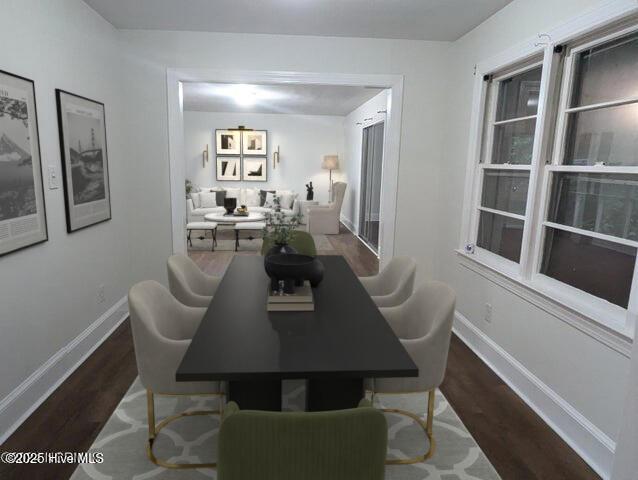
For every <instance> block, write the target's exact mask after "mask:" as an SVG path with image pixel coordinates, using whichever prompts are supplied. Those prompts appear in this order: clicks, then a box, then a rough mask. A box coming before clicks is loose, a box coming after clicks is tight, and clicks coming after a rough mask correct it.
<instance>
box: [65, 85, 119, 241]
mask: <svg viewBox="0 0 638 480" xmlns="http://www.w3.org/2000/svg"><path fill="white" fill-rule="evenodd" d="M55 95H56V98H57V103H58V128H59V131H60V150H61V152H62V178H63V180H64V205H65V207H66V229H67V232H69V233H71V232H75V231H77V230H81V229H83V228H86V227H90V226H91V225H95V224H96V223H100V222H105V221H107V220H110V219H111V194H110V190H109V168H108V165H109V162H108V154H107V149H106V121H105V117H104V104H103V103H100V102H96V101H95V100H91V99H89V98H85V97H80V96H79V95H75V94H73V93H69V92H65V91H64V90H60V89H56V91H55Z"/></svg>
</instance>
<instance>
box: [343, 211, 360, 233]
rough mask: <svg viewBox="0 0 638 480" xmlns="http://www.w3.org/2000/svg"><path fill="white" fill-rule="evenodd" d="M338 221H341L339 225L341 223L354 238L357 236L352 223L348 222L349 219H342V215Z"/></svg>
mask: <svg viewBox="0 0 638 480" xmlns="http://www.w3.org/2000/svg"><path fill="white" fill-rule="evenodd" d="M339 220H341V223H343V225H344V226H345V227H346V228H347V229H348V230H350V232H352V233H353V234H354V235H355V236H358V235H359V234H358V233H357V228H356V227H355V226H354V223H352V220H350V219H349V218H346V217H344V216H343V215H341V218H339Z"/></svg>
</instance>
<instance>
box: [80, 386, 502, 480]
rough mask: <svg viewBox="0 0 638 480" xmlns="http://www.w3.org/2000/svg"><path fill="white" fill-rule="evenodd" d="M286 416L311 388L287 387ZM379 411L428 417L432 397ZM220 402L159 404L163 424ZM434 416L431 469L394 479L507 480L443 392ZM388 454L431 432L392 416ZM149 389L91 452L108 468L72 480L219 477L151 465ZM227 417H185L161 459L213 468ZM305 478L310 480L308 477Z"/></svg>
mask: <svg viewBox="0 0 638 480" xmlns="http://www.w3.org/2000/svg"><path fill="white" fill-rule="evenodd" d="M283 390H284V395H283V406H284V409H285V410H300V405H304V403H305V387H304V384H303V382H299V381H292V380H291V381H286V382H284V388H283ZM375 400H376V404H377V406H386V407H396V408H403V409H406V410H410V411H413V412H417V413H420V414H424V412H425V410H426V400H425V395H388V396H377V398H376V399H375ZM217 402H218V400H217V399H214V398H206V397H159V396H157V397H156V398H155V404H156V407H155V414H156V420H157V422H159V421H160V420H161V419H162V418H165V417H166V416H168V415H171V414H174V413H177V412H182V411H188V410H215V409H217V408H218V404H217ZM434 411H435V418H434V438H435V439H436V451H435V453H434V456H433V457H432V458H431V459H429V460H428V461H427V462H426V463H420V464H416V465H391V466H387V467H386V474H385V478H386V479H387V480H424V479H428V480H498V479H499V478H500V477H499V476H498V474H497V473H496V471H495V470H494V468H493V467H492V465H491V464H490V462H489V461H488V460H487V458H486V457H485V455H484V454H483V452H482V451H481V449H480V448H479V446H478V445H477V444H476V442H475V441H474V439H473V438H472V436H471V435H470V434H469V432H468V431H467V430H466V428H465V426H464V425H463V423H461V420H460V419H459V418H458V416H457V415H456V413H455V412H454V410H452V407H450V405H449V404H448V402H447V400H446V399H445V397H444V396H443V394H442V393H441V392H439V391H437V394H436V405H435V410H434ZM386 418H387V420H388V429H389V430H388V443H389V445H388V456H389V457H395V458H408V457H410V456H413V455H416V454H419V453H422V452H423V451H425V449H426V447H427V438H426V437H425V435H424V434H423V431H422V430H421V429H420V427H418V426H417V425H416V424H415V423H414V422H412V421H411V420H410V419H408V418H405V417H403V416H399V415H395V414H386ZM147 431H148V430H147V423H146V391H145V390H144V388H143V387H142V385H141V384H140V382H139V379H137V380H135V382H133V385H132V386H131V388H130V389H129V391H128V392H127V394H126V395H125V397H124V398H123V399H122V401H121V402H120V404H119V405H118V407H117V409H116V410H115V412H114V413H113V416H112V417H111V418H110V419H109V421H108V422H107V424H106V425H105V426H104V429H103V430H102V432H100V434H99V435H98V437H97V439H96V441H95V442H94V443H93V445H92V447H91V451H93V452H102V453H103V454H104V463H102V464H93V465H91V464H85V465H80V466H78V468H77V469H76V471H75V473H74V474H73V476H72V477H71V479H72V480H86V479H94V480H107V479H112V480H123V479H134V480H144V479H161V480H173V479H175V480H177V479H184V480H185V479H188V480H191V479H215V478H216V472H215V470H214V469H201V470H167V469H164V468H162V467H158V466H156V465H155V464H153V463H151V462H150V461H149V460H148V458H147V456H146V452H145V445H146V443H145V442H146V435H147ZM218 431H219V417H217V416H210V417H207V416H206V417H204V416H200V417H185V418H182V419H179V420H177V421H175V422H173V423H172V424H170V425H169V426H168V427H166V428H164V429H163V430H162V431H161V432H160V434H159V436H158V437H157V439H156V442H155V448H154V451H155V454H156V455H157V456H158V457H159V458H164V459H168V460H169V461H171V462H180V463H182V462H192V463H195V462H197V463H202V462H213V461H215V451H216V449H217V433H218ZM300 480H302V479H300Z"/></svg>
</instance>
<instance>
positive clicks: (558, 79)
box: [457, 12, 638, 338]
mask: <svg viewBox="0 0 638 480" xmlns="http://www.w3.org/2000/svg"><path fill="white" fill-rule="evenodd" d="M631 13H634V12H631ZM624 21H625V25H621V24H619V23H618V20H617V19H614V20H613V23H614V24H615V25H612V26H611V27H610V26H609V25H610V24H612V20H609V21H608V24H607V25H602V26H601V25H600V24H598V25H596V27H592V26H589V27H582V28H580V29H576V31H574V30H571V29H569V28H565V27H562V31H561V30H559V31H560V32H561V33H562V35H563V39H560V38H559V39H557V41H552V40H551V36H549V35H547V37H549V39H550V40H549V41H547V42H546V43H545V44H543V45H539V43H538V42H535V44H534V45H533V46H532V45H529V44H528V45H525V46H523V47H522V48H519V50H518V52H516V51H514V50H511V51H509V52H506V53H505V54H503V55H501V56H499V57H496V58H495V59H493V60H492V61H488V62H485V63H484V64H481V65H477V68H476V76H477V79H476V83H475V90H474V104H473V122H472V130H471V133H470V146H469V150H470V151H469V155H468V168H467V175H469V176H470V178H469V179H468V178H466V195H465V201H464V212H463V213H464V220H463V222H464V224H463V225H464V226H463V228H462V233H461V245H460V247H459V249H458V250H457V253H458V254H459V255H462V256H463V257H465V258H466V259H470V260H472V261H474V262H477V263H479V264H482V265H484V266H486V267H488V268H489V269H490V270H493V271H495V272H497V273H499V274H501V275H504V276H506V277H508V278H510V279H511V280H514V281H515V282H517V283H519V284H522V285H523V286H525V287H527V288H529V289H531V290H533V291H536V292H538V293H540V294H541V295H543V296H544V297H547V298H548V300H549V301H551V302H554V303H557V304H558V305H560V306H563V307H567V308H568V309H570V310H572V311H573V312H574V313H575V315H576V316H577V317H579V318H580V319H586V320H593V321H594V322H596V323H597V324H599V325H601V326H603V327H604V328H606V329H607V330H611V331H613V332H615V333H616V334H621V335H622V336H623V337H626V338H631V337H632V336H633V329H634V324H635V314H636V313H638V257H637V260H636V264H635V266H634V272H633V278H632V284H631V293H630V298H629V305H628V308H627V309H625V308H622V307H620V306H618V305H615V304H612V303H610V302H608V301H606V300H604V299H602V298H599V297H596V296H594V295H592V294H589V293H587V292H585V291H583V290H580V289H578V288H575V287H572V286H571V285H568V284H566V283H563V282H561V281H559V280H556V279H554V278H551V277H549V276H547V275H544V274H542V273H540V271H541V266H542V261H543V251H544V245H545V235H546V231H547V228H558V229H560V230H564V231H565V230H566V231H573V232H575V233H578V234H581V235H585V236H587V237H593V238H600V239H602V240H607V241H611V242H613V243H617V244H621V245H629V246H631V247H634V248H637V249H638V241H633V240H627V239H622V238H619V237H615V236H610V235H607V234H601V233H598V232H591V231H588V230H582V229H579V228H576V227H571V226H567V225H561V224H555V223H553V222H549V221H548V216H547V215H548V212H549V209H550V204H551V179H552V176H553V175H555V174H556V173H557V172H578V173H584V172H594V173H622V174H638V166H613V167H611V166H599V165H595V166H580V165H564V164H563V159H564V157H565V143H566V135H567V124H568V122H567V118H568V116H569V115H570V114H571V113H574V112H578V111H589V110H594V109H599V108H605V107H611V106H617V105H626V104H630V103H636V104H638V96H636V97H631V98H627V99H622V100H613V101H609V102H602V103H598V104H593V105H582V106H580V107H572V108H570V107H569V104H570V102H571V98H572V95H573V85H574V83H575V82H574V78H573V75H574V67H575V62H576V61H577V59H578V54H579V53H580V52H582V51H583V50H586V49H588V48H592V47H594V46H596V45H599V44H603V43H606V42H609V41H612V40H614V39H615V38H618V37H622V36H625V35H628V34H631V33H638V20H637V19H633V20H632V21H631V24H629V25H628V21H627V19H626V15H625V20H624ZM602 27H606V31H604V30H603V29H602ZM562 44H567V45H566V46H567V48H564V46H563V45H562ZM561 47H562V48H561ZM540 56H542V61H541V62H540V64H541V65H542V74H541V85H540V92H539V104H538V110H537V113H536V116H535V118H536V128H535V130H534V144H533V150H532V160H531V163H530V165H524V167H525V168H513V170H516V169H518V170H525V171H527V170H528V168H529V171H530V180H529V187H528V195H527V203H526V210H525V216H524V227H523V228H524V231H523V239H522V245H521V257H520V262H519V263H515V262H512V261H510V260H508V259H505V258H503V257H500V256H499V255H497V254H494V253H492V252H490V251H488V250H485V249H482V248H480V247H478V246H477V245H476V242H477V234H478V227H479V217H480V212H481V211H486V210H487V211H490V210H491V209H486V208H484V207H481V196H482V189H483V188H482V187H483V178H484V170H485V169H486V168H493V169H503V170H505V169H512V168H511V167H518V166H514V165H508V164H492V163H491V161H492V154H493V152H492V147H493V145H492V141H493V135H494V124H493V123H492V124H491V125H489V127H490V128H489V135H490V136H491V137H492V138H490V139H489V144H487V145H486V144H485V141H486V139H487V138H488V136H487V135H486V133H485V132H486V125H488V124H487V123H486V122H489V120H490V118H495V115H496V109H495V108H494V107H495V104H496V101H497V98H498V95H492V96H491V97H490V95H489V88H490V85H487V83H488V82H486V81H485V78H489V77H490V76H491V75H494V72H497V75H498V76H497V75H494V79H493V80H499V79H500V80H503V79H506V78H510V77H512V76H513V75H515V74H516V73H512V72H517V73H523V72H524V71H526V70H530V69H533V68H536V67H537V66H538V65H539V62H538V61H535V59H537V58H539V57H540ZM520 65H523V67H521V68H518V69H517V68H516V66H520ZM498 72H504V74H499V73H498ZM488 100H489V101H490V105H488ZM490 109H491V113H490ZM488 117H489V118H488ZM530 118H532V117H530ZM486 166H487V167H486ZM503 166H505V167H506V168H501V167H503ZM467 188H471V193H468V192H467ZM493 213H497V214H501V215H502V214H503V213H502V212H500V211H494V212H493ZM511 215H512V216H515V215H514V214H511ZM515 217H518V216H515ZM632 312H633V314H632Z"/></svg>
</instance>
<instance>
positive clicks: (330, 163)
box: [321, 155, 339, 201]
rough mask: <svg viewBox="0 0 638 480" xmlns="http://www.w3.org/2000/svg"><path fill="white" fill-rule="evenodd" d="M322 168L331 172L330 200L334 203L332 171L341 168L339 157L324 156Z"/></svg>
mask: <svg viewBox="0 0 638 480" xmlns="http://www.w3.org/2000/svg"><path fill="white" fill-rule="evenodd" d="M321 168H322V169H324V170H328V171H329V172H330V178H329V181H328V183H329V186H328V198H329V199H330V201H332V171H333V170H337V169H338V168H339V155H324V156H323V161H322V162H321Z"/></svg>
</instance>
